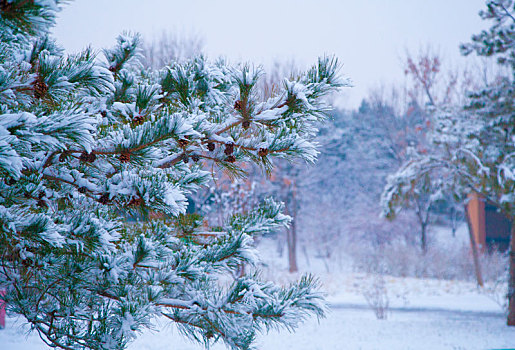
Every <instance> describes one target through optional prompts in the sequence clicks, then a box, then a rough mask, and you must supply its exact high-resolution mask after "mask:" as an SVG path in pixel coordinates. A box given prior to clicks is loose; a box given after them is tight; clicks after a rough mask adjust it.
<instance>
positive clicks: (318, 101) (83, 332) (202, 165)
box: [0, 0, 342, 349]
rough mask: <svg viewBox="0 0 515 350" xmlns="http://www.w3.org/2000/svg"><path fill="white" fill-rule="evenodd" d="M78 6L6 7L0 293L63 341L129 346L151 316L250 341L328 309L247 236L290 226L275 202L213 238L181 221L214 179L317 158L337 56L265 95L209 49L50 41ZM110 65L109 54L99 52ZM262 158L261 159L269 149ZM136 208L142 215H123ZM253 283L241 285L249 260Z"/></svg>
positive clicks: (0, 42)
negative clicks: (278, 278)
mask: <svg viewBox="0 0 515 350" xmlns="http://www.w3.org/2000/svg"><path fill="white" fill-rule="evenodd" d="M64 2H65V1H60V0H29V1H27V0H0V178H1V181H0V265H1V266H0V285H1V286H5V287H6V288H7V294H6V296H5V301H6V303H7V307H8V312H10V313H11V314H18V315H22V316H24V317H25V318H26V320H27V322H28V323H30V325H31V327H32V329H33V330H34V331H36V332H37V333H39V335H40V336H41V338H42V340H43V341H44V342H45V343H47V344H48V345H49V346H52V347H59V348H63V349H123V348H125V347H126V346H127V344H128V343H129V342H130V341H131V339H133V338H134V337H135V336H136V334H137V333H138V332H140V331H141V330H143V329H145V328H148V327H151V325H152V321H153V319H155V318H156V317H164V318H167V319H168V320H170V322H172V323H174V324H175V325H177V327H178V328H179V329H180V331H181V332H182V333H183V334H184V335H185V336H187V337H190V338H192V339H195V340H197V341H199V342H201V343H204V344H206V345H207V344H209V343H212V342H215V341H218V340H221V341H223V342H225V344H227V346H229V347H230V348H233V349H247V348H249V347H250V346H251V344H252V342H253V340H254V338H255V335H256V332H258V331H265V330H268V329H270V328H278V327H284V328H287V329H293V328H295V327H296V325H297V324H298V323H299V322H300V321H301V320H303V319H304V318H305V317H307V316H309V315H315V316H318V317H321V316H323V315H324V311H325V304H324V301H323V298H322V296H321V294H320V292H319V290H318V284H317V281H316V280H315V279H314V278H313V277H311V276H304V277H302V278H301V279H300V280H299V281H298V282H296V283H294V284H292V285H291V286H289V287H279V286H276V285H274V284H272V283H270V282H266V281H262V280H261V279H260V278H259V273H258V272H259V271H258V269H257V267H256V263H257V262H258V257H257V255H256V251H255V250H254V248H253V245H252V239H251V237H252V236H253V235H259V234H263V233H266V232H268V231H270V230H274V229H277V228H279V227H282V226H285V225H287V224H288V221H289V218H288V217H287V216H285V215H283V214H282V209H283V206H282V204H281V203H278V202H276V201H274V200H273V199H267V200H265V201H263V202H262V203H261V204H259V205H258V206H257V207H256V208H254V210H252V211H250V212H249V213H248V214H246V215H244V214H235V215H233V216H232V217H230V218H228V219H227V220H226V221H225V222H224V225H223V226H222V227H221V228H218V229H217V230H211V229H209V228H205V227H202V226H201V225H200V222H201V220H199V218H198V217H194V216H193V217H192V216H188V215H186V214H185V209H186V207H187V204H188V203H187V197H186V196H187V195H188V194H191V193H193V192H195V191H197V190H198V189H199V188H200V187H201V186H203V185H207V184H209V181H210V179H211V176H210V172H209V170H210V169H212V168H213V167H218V168H221V169H224V170H225V171H226V172H228V173H230V174H232V175H233V176H243V175H244V167H243V166H242V165H243V164H245V163H253V164H257V165H259V166H260V167H261V168H262V169H263V170H264V171H270V170H271V169H272V168H273V162H274V159H276V158H284V159H288V160H294V159H300V160H304V161H307V162H313V161H314V160H315V158H316V154H317V152H316V149H315V144H314V143H313V142H312V139H313V137H314V135H315V133H316V129H315V127H314V124H315V123H316V122H318V121H319V120H321V119H323V118H324V117H325V115H326V112H327V110H328V106H327V105H325V104H324V102H323V98H324V96H326V95H327V94H329V93H331V92H333V91H334V90H335V89H337V88H339V87H340V86H342V81H341V80H340V78H339V76H338V72H337V71H338V64H337V61H336V59H334V58H330V57H324V58H321V59H319V61H318V63H317V64H316V65H315V66H314V67H313V68H312V69H310V70H309V71H308V72H307V73H305V74H303V75H301V76H299V78H298V79H295V80H285V81H284V83H283V85H282V86H281V88H280V89H278V90H277V92H276V93H275V94H274V95H273V96H271V97H267V98H265V97H263V96H261V95H260V94H259V93H258V90H257V89H256V84H257V83H258V81H259V79H260V76H261V71H260V69H259V68H255V67H253V66H251V65H244V64H243V65H231V64H229V63H227V62H225V61H224V60H218V61H215V62H211V61H209V60H207V59H206V58H204V57H197V58H195V59H192V60H189V61H186V62H184V63H181V64H174V65H172V66H169V67H166V68H165V69H163V70H161V71H153V70H148V69H147V70H145V69H142V67H141V65H140V63H139V57H140V51H139V50H140V39H139V36H138V35H134V34H130V33H123V34H122V35H120V36H119V37H118V39H117V43H116V45H115V46H114V47H113V48H111V49H107V50H105V51H104V52H103V58H102V56H101V55H97V54H96V53H95V52H93V51H92V50H90V49H86V50H84V51H82V52H80V53H78V54H74V55H66V54H65V53H64V52H63V50H62V49H61V48H60V47H59V46H58V45H57V44H56V43H55V41H54V40H53V39H51V38H50V36H49V29H50V28H51V26H52V24H53V23H54V21H55V15H56V12H57V11H58V10H59V8H60V6H62V4H63V3H64ZM97 56H99V57H97ZM262 150H266V152H263V151H262ZM130 215H134V216H139V217H143V218H145V220H141V221H136V222H135V223H128V221H127V217H128V216H130ZM242 263H245V264H247V266H254V270H253V271H256V272H255V273H253V272H252V273H249V274H247V275H244V276H241V277H238V278H236V279H235V280H231V278H230V276H233V275H234V274H233V272H234V271H235V270H236V269H238V268H239V266H241V264H242Z"/></svg>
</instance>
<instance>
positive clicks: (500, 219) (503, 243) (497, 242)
mask: <svg viewBox="0 0 515 350" xmlns="http://www.w3.org/2000/svg"><path fill="white" fill-rule="evenodd" d="M465 209H466V214H467V222H468V225H469V230H471V232H472V236H473V237H474V238H475V241H476V244H477V246H478V248H479V249H480V250H481V251H485V250H486V251H490V250H492V249H497V250H499V251H501V252H505V251H507V250H508V249H509V246H510V232H511V222H510V221H509V220H508V218H507V217H506V216H505V215H504V214H502V213H501V212H500V211H499V210H498V208H497V207H496V206H495V205H493V204H492V203H490V202H489V201H487V200H485V199H484V198H482V197H481V196H479V195H478V194H477V193H474V194H471V195H470V196H469V201H468V203H467V205H466V208H465Z"/></svg>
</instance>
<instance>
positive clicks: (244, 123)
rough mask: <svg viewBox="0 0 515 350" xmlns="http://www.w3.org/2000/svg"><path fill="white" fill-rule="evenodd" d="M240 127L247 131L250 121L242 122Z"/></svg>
mask: <svg viewBox="0 0 515 350" xmlns="http://www.w3.org/2000/svg"><path fill="white" fill-rule="evenodd" d="M241 126H242V127H243V129H245V130H247V129H248V128H250V120H246V119H245V120H244V121H243V122H242V123H241Z"/></svg>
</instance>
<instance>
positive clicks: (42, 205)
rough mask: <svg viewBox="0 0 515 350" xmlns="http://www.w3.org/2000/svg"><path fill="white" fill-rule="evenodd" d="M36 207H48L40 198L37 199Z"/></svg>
mask: <svg viewBox="0 0 515 350" xmlns="http://www.w3.org/2000/svg"><path fill="white" fill-rule="evenodd" d="M38 207H40V208H48V205H47V204H46V202H45V201H44V200H42V199H40V200H38Z"/></svg>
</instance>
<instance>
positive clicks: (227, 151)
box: [224, 143, 234, 156]
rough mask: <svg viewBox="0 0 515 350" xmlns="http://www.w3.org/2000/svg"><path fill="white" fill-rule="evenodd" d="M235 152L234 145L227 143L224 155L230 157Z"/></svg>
mask: <svg viewBox="0 0 515 350" xmlns="http://www.w3.org/2000/svg"><path fill="white" fill-rule="evenodd" d="M233 152H234V143H227V144H226V145H225V150H224V153H225V154H226V155H228V156H230V155H231V154H232V153H233Z"/></svg>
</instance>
